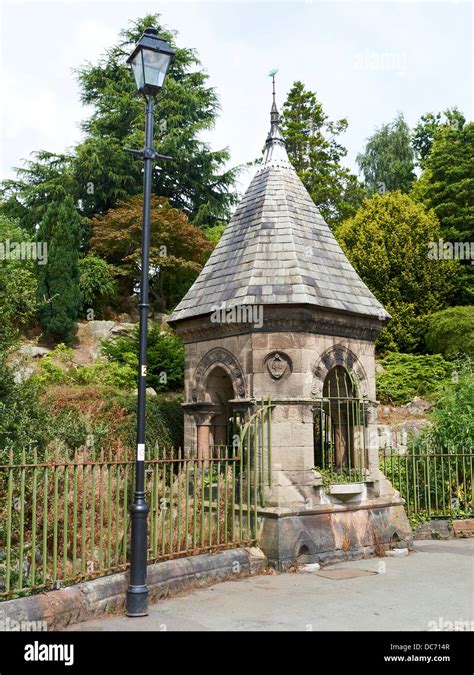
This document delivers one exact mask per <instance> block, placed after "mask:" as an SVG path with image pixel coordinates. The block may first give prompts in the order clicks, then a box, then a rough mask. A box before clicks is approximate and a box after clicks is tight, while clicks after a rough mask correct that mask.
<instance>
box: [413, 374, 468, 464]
mask: <svg viewBox="0 0 474 675" xmlns="http://www.w3.org/2000/svg"><path fill="white" fill-rule="evenodd" d="M430 419H431V423H430V424H429V425H428V426H427V427H426V428H424V429H422V431H421V433H420V434H419V436H418V437H416V438H415V443H418V444H420V445H425V446H427V447H429V448H445V449H447V450H449V452H464V453H469V452H473V450H474V373H473V370H472V367H471V365H470V363H469V362H466V363H465V364H464V365H463V367H462V368H461V370H460V371H455V373H454V376H453V377H452V378H451V379H449V380H445V381H444V382H442V383H441V384H440V385H439V387H438V389H437V392H436V404H435V406H434V408H433V410H432V411H431V415H430Z"/></svg>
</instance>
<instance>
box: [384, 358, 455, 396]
mask: <svg viewBox="0 0 474 675" xmlns="http://www.w3.org/2000/svg"><path fill="white" fill-rule="evenodd" d="M380 364H381V365H382V367H383V368H384V370H383V372H380V373H377V397H378V398H379V400H380V401H381V402H382V403H393V404H402V403H408V402H409V401H411V400H412V399H413V397H414V396H426V397H428V398H433V396H434V392H435V390H436V388H437V386H438V384H439V382H440V380H443V379H445V378H447V377H448V376H449V374H450V373H451V371H452V369H453V365H452V364H451V363H449V362H448V361H445V360H444V359H443V357H442V356H440V355H439V354H436V355H433V356H431V355H422V354H399V353H397V352H390V353H389V354H387V356H385V358H383V359H382V360H381V361H380Z"/></svg>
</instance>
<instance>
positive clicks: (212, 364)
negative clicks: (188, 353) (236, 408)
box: [192, 347, 245, 402]
mask: <svg viewBox="0 0 474 675" xmlns="http://www.w3.org/2000/svg"><path fill="white" fill-rule="evenodd" d="M215 368H220V369H221V370H223V371H225V373H226V374H227V375H228V377H229V378H230V381H231V383H232V387H233V390H234V395H235V398H245V380H244V375H243V372H242V368H241V367H240V363H239V362H238V360H237V359H236V357H235V356H234V355H233V354H232V353H231V352H229V351H228V350H227V349H224V348H223V347H215V348H214V349H211V350H210V351H208V352H207V354H205V355H204V356H203V357H202V359H201V360H200V362H199V364H198V366H197V368H196V370H195V371H194V379H193V388H192V399H193V401H194V402H199V401H205V400H206V383H207V382H208V378H209V376H210V375H211V372H212V371H213V370H214V369H215Z"/></svg>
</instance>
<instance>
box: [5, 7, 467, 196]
mask: <svg viewBox="0 0 474 675" xmlns="http://www.w3.org/2000/svg"><path fill="white" fill-rule="evenodd" d="M0 6H1V14H0V17H1V50H0V52H1V64H0V76H1V92H2V97H1V98H2V101H1V105H0V113H1V115H2V119H1V145H0V161H1V169H0V170H1V177H2V178H5V177H9V176H12V175H13V171H12V167H14V166H18V165H19V164H20V163H21V160H22V159H23V158H26V157H28V155H29V153H30V152H31V151H33V150H38V149H47V150H50V151H55V152H62V151H64V150H66V149H67V148H70V147H71V146H73V145H74V144H75V143H77V142H78V141H79V140H80V139H81V132H80V129H79V123H80V121H81V120H82V119H84V118H85V117H86V116H87V114H88V111H87V109H86V108H84V107H83V106H81V104H80V102H79V94H78V87H77V83H76V80H75V78H74V74H73V69H74V68H77V67H78V66H80V65H81V64H83V63H84V62H85V61H95V60H96V59H97V58H98V57H99V56H100V54H101V53H103V51H104V49H105V48H107V47H108V46H110V45H112V44H113V43H114V42H115V40H116V38H117V35H118V32H119V30H120V29H121V28H122V27H125V26H127V24H128V22H129V21H131V20H134V19H137V18H138V17H141V16H143V15H145V14H147V13H155V12H159V13H161V15H162V21H163V23H164V24H166V25H167V26H168V27H169V28H173V29H176V30H177V31H178V33H179V36H178V45H180V46H186V47H194V48H196V49H197V51H198V53H199V55H200V58H201V61H202V63H203V66H204V67H205V68H206V70H207V71H208V73H209V76H210V84H211V85H212V86H214V87H215V88H216V90H217V93H218V96H219V99H220V102H221V106H222V110H221V114H220V118H219V120H218V122H217V124H216V127H215V129H214V130H213V132H212V133H211V134H209V136H208V138H207V139H206V140H209V141H210V143H211V144H212V146H213V147H214V148H216V149H217V148H220V147H224V146H229V148H230V151H231V157H232V164H233V165H236V164H240V163H245V162H247V161H249V160H253V159H254V158H255V157H256V155H257V154H258V152H259V151H260V149H261V147H262V145H263V142H264V140H265V135H266V133H267V130H268V126H269V108H270V103H271V93H270V92H271V81H270V79H269V78H268V71H269V70H270V69H271V68H278V70H279V72H278V75H277V98H278V102H279V104H280V105H281V103H282V102H283V101H284V99H285V96H286V94H287V92H288V90H289V88H290V86H291V84H292V82H293V81H295V80H297V79H299V80H302V81H303V82H304V83H305V85H306V86H307V87H308V88H310V89H312V90H316V91H317V93H318V97H319V98H320V100H321V101H322V103H323V106H324V109H325V111H326V112H327V113H328V115H329V116H330V117H331V118H332V119H337V118H340V117H347V118H348V121H349V129H348V131H347V133H346V134H345V135H344V136H343V139H342V142H343V144H344V145H345V146H346V147H347V148H348V151H349V152H348V157H347V164H348V166H350V167H351V168H353V169H354V170H355V169H356V165H355V156H356V155H357V153H358V152H360V151H361V149H362V148H363V146H364V142H365V139H366V138H367V137H368V136H369V135H370V134H371V133H372V132H373V131H374V128H375V127H376V126H378V125H380V124H381V123H383V122H388V121H390V120H392V119H393V118H394V117H395V115H396V114H397V112H398V111H402V112H403V113H404V114H405V117H406V119H407V121H408V123H409V124H410V125H413V124H414V123H415V122H416V121H417V119H418V118H419V117H420V115H422V114H423V113H425V112H428V111H438V110H443V109H445V108H446V107H451V106H457V107H458V108H460V109H461V110H462V111H463V112H464V113H465V114H466V115H467V116H468V117H469V118H471V117H472V34H473V24H472V5H471V3H469V2H462V1H460V0H458V1H451V2H419V3H415V2H391V1H387V2H383V3H381V2H363V3H360V2H335V1H332V2H312V1H311V0H309V1H308V0H307V1H297V0H294V1H289V2H275V1H271V0H267V1H264V0H261V1H259V2H235V1H228V2H224V1H222V0H220V1H219V2H216V1H214V2H200V1H196V2H180V1H174V2H143V3H142V2H132V1H130V0H129V1H127V2H117V0H113V1H110V2H92V1H90V2H85V1H83V2H73V1H58V2H39V1H38V2H13V1H12V2H8V1H6V0H0ZM247 181H248V175H244V176H243V178H242V183H241V187H245V185H246V183H247Z"/></svg>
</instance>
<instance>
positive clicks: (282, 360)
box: [265, 352, 292, 380]
mask: <svg viewBox="0 0 474 675" xmlns="http://www.w3.org/2000/svg"><path fill="white" fill-rule="evenodd" d="M265 366H266V368H267V370H268V372H269V373H270V376H271V377H272V378H273V379H274V380H281V379H282V377H285V376H286V377H287V376H288V375H290V373H291V369H292V366H291V359H290V357H289V356H288V355H287V354H284V353H283V352H272V353H271V354H268V356H266V357H265Z"/></svg>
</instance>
